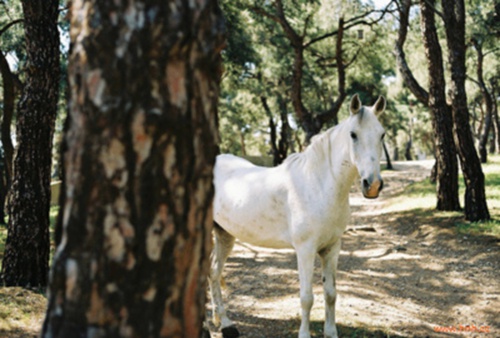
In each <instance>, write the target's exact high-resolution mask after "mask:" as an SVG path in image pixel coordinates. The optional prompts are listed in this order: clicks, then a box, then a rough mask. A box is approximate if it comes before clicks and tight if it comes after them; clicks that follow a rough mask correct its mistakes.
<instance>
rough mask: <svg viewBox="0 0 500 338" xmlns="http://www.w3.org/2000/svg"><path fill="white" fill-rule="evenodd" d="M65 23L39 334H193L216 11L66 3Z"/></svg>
mask: <svg viewBox="0 0 500 338" xmlns="http://www.w3.org/2000/svg"><path fill="white" fill-rule="evenodd" d="M111 8H112V10H111ZM71 13H72V20H71V37H72V43H73V44H74V46H73V49H72V53H71V55H70V59H69V74H70V75H69V77H70V85H71V104H70V107H71V111H70V115H71V118H70V120H69V121H70V126H69V130H68V132H67V133H66V136H65V138H66V142H67V146H68V151H67V153H66V155H65V184H66V188H65V192H63V193H65V195H66V198H65V202H64V205H61V210H62V211H63V213H64V214H63V217H62V239H61V241H60V245H59V246H58V248H57V252H56V255H55V257H54V264H53V267H52V273H51V276H52V277H51V280H50V286H49V291H50V292H49V297H48V309H47V316H46V319H45V322H44V326H43V332H42V337H44V338H49V337H50V338H67V337H94V338H98V337H103V338H104V337H133V338H146V337H201V336H202V335H203V329H202V322H203V319H204V317H205V294H206V290H205V289H206V275H207V273H208V258H209V254H210V250H211V238H212V237H211V229H212V222H213V220H212V213H211V205H212V196H213V186H212V178H213V177H212V170H213V165H214V161H215V155H216V153H217V151H218V147H217V140H218V127H217V117H216V113H217V102H218V93H219V85H218V84H219V78H220V71H221V67H220V66H221V64H220V50H221V49H222V47H223V23H222V17H221V14H220V11H219V9H218V7H217V2H216V1H215V0H200V1H196V2H187V1H176V0H170V1H160V0H156V1H145V0H143V1H140V0H138V1H135V2H133V3H128V2H125V3H123V2H116V1H78V2H77V1H74V2H73V4H72V8H71ZM89 23H92V24H91V25H90V24H89ZM205 333H206V331H205Z"/></svg>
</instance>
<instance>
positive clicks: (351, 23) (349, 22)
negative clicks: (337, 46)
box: [304, 0, 396, 48]
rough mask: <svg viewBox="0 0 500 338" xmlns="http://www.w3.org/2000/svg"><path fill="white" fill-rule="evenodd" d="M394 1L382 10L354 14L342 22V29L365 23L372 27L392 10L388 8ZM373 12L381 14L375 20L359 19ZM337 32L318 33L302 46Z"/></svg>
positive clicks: (305, 46) (307, 45)
mask: <svg viewBox="0 0 500 338" xmlns="http://www.w3.org/2000/svg"><path fill="white" fill-rule="evenodd" d="M394 2H396V1H395V0H391V2H389V3H388V4H387V6H386V7H385V8H384V9H382V10H379V9H378V10H375V9H372V10H369V11H367V12H365V13H363V14H361V15H358V16H355V17H353V18H351V19H349V20H347V21H345V22H344V24H345V26H344V30H348V29H350V28H352V27H356V26H358V25H365V26H370V27H372V26H373V25H375V24H377V23H379V22H380V21H381V20H382V19H383V18H384V16H385V14H387V13H392V12H394V10H391V9H390V7H391V6H392V4H393V3H394ZM374 13H381V15H380V16H379V18H378V19H375V20H372V21H366V20H361V19H364V18H366V17H369V16H370V15H372V14H374ZM337 34H338V30H335V31H332V32H329V33H326V34H323V35H320V36H318V37H316V38H313V39H311V40H310V41H308V42H307V43H305V44H304V48H307V47H309V46H310V45H312V44H315V43H316V42H319V41H322V40H324V39H327V38H329V37H332V36H335V35H337Z"/></svg>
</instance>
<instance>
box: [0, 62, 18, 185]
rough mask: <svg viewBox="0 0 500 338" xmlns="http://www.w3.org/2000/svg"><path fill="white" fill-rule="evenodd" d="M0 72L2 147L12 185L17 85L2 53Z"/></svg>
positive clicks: (8, 180)
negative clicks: (11, 129)
mask: <svg viewBox="0 0 500 338" xmlns="http://www.w3.org/2000/svg"><path fill="white" fill-rule="evenodd" d="M0 72H1V74H2V80H3V114H2V125H1V131H2V146H3V151H4V161H5V166H6V172H7V178H8V179H7V182H8V183H10V180H11V178H12V158H13V156H14V146H13V145H12V139H11V137H10V133H11V132H10V126H11V124H12V116H13V115H14V101H15V85H14V78H13V76H12V73H11V71H10V67H9V63H8V62H7V59H6V58H5V55H3V53H2V52H0Z"/></svg>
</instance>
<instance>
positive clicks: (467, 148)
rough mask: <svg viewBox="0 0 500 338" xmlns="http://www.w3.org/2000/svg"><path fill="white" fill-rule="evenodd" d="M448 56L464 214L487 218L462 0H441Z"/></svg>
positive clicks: (468, 218)
mask: <svg viewBox="0 0 500 338" xmlns="http://www.w3.org/2000/svg"><path fill="white" fill-rule="evenodd" d="M442 8H443V18H444V22H445V31H446V41H447V44H448V58H449V63H450V67H451V88H450V90H451V100H452V108H453V122H454V125H453V126H454V131H455V136H456V141H457V150H458V154H459V158H460V163H461V167H462V172H463V175H464V180H465V186H466V190H465V218H466V219H467V220H469V221H481V220H488V219H490V214H489V211H488V206H487V204H486V195H485V190H484V174H483V170H482V168H481V163H480V161H479V158H478V156H477V152H476V149H475V148H474V140H473V138H472V133H471V130H470V124H469V112H468V108H467V92H466V91H465V76H466V68H465V49H466V46H465V4H464V1H463V0H442Z"/></svg>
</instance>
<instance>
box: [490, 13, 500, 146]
mask: <svg viewBox="0 0 500 338" xmlns="http://www.w3.org/2000/svg"><path fill="white" fill-rule="evenodd" d="M499 7H500V6H499ZM495 81H496V79H494V80H493V81H491V98H492V102H493V127H494V129H495V150H496V153H497V154H499V153H500V118H499V116H498V103H497V99H496V97H497V93H498V91H497V84H496V82H495Z"/></svg>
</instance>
